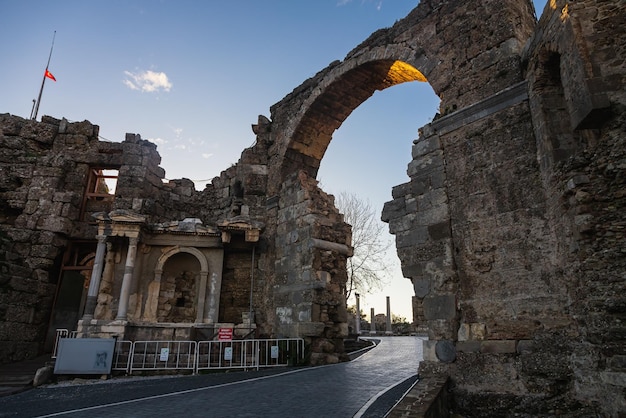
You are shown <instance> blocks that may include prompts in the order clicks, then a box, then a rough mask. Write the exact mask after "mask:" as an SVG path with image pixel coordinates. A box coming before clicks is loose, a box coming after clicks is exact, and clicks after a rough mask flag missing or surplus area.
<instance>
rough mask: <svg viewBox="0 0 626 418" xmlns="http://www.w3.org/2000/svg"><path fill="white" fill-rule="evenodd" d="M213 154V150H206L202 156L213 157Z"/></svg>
mask: <svg viewBox="0 0 626 418" xmlns="http://www.w3.org/2000/svg"><path fill="white" fill-rule="evenodd" d="M212 156H213V153H212V152H205V153H203V154H202V158H205V159H206V158H211V157H212Z"/></svg>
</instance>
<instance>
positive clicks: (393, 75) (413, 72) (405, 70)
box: [387, 61, 428, 86]
mask: <svg viewBox="0 0 626 418" xmlns="http://www.w3.org/2000/svg"><path fill="white" fill-rule="evenodd" d="M387 79H388V80H389V81H390V83H389V84H390V85H392V86H393V85H396V84H400V83H405V82H407V81H421V82H427V81H428V80H426V77H424V74H422V73H421V72H420V71H419V70H418V69H417V68H415V67H413V66H412V65H410V64H407V63H406V62H403V61H396V62H394V63H393V64H392V65H391V67H390V68H389V72H388V73H387Z"/></svg>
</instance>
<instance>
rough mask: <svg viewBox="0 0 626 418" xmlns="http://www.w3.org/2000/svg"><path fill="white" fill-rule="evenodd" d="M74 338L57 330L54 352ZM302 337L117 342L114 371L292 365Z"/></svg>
mask: <svg viewBox="0 0 626 418" xmlns="http://www.w3.org/2000/svg"><path fill="white" fill-rule="evenodd" d="M68 337H69V338H75V337H76V332H75V331H72V332H69V331H68V330H67V329H57V331H56V340H55V344H54V352H53V355H52V358H56V354H57V348H58V344H59V340H60V339H61V338H68ZM304 356H305V348H304V340H303V339H302V338H268V339H250V340H232V341H199V342H196V341H127V340H118V341H116V342H115V352H114V354H113V363H112V367H111V370H115V371H123V372H126V373H128V374H132V373H133V371H163V370H189V371H191V372H192V373H193V374H197V373H198V372H199V371H201V370H212V369H257V370H258V369H260V368H266V367H277V366H293V365H297V364H299V363H300V362H301V361H302V360H304Z"/></svg>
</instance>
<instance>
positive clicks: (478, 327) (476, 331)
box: [470, 322, 487, 340]
mask: <svg viewBox="0 0 626 418" xmlns="http://www.w3.org/2000/svg"><path fill="white" fill-rule="evenodd" d="M486 333H487V328H486V326H485V324H483V323H480V322H473V323H471V324H470V335H471V336H472V340H484V339H485V335H486Z"/></svg>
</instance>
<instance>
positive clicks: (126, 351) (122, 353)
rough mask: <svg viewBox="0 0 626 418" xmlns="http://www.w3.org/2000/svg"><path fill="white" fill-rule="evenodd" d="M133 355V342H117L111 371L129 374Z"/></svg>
mask: <svg viewBox="0 0 626 418" xmlns="http://www.w3.org/2000/svg"><path fill="white" fill-rule="evenodd" d="M132 354H133V342H132V341H126V340H118V341H116V342H115V351H114V352H113V364H112V366H111V370H116V371H123V372H126V373H130V365H131V360H132Z"/></svg>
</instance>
